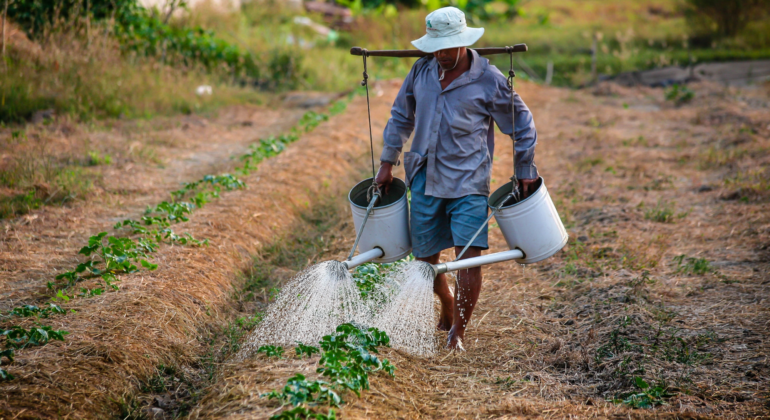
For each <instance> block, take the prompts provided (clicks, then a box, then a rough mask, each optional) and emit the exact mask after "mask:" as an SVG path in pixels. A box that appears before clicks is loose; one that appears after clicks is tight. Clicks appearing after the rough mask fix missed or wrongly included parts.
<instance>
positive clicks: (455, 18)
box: [412, 7, 484, 53]
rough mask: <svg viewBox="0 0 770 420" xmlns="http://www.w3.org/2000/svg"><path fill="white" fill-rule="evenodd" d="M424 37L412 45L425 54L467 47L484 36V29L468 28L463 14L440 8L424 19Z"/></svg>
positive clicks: (456, 10)
mask: <svg viewBox="0 0 770 420" xmlns="http://www.w3.org/2000/svg"><path fill="white" fill-rule="evenodd" d="M425 32H426V34H425V36H423V37H422V38H420V39H417V40H414V41H412V45H414V46H415V47H417V49H419V50H421V51H425V52H427V53H432V52H436V51H439V50H445V49H447V48H458V47H468V46H471V45H473V44H474V43H475V42H476V41H478V40H479V38H481V36H482V35H484V28H469V27H468V25H466V24H465V13H463V12H462V10H460V9H458V8H456V7H442V8H441V9H438V10H434V11H433V12H431V13H430V14H428V16H426V17H425Z"/></svg>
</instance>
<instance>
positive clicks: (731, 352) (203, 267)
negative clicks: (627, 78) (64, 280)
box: [0, 83, 770, 418]
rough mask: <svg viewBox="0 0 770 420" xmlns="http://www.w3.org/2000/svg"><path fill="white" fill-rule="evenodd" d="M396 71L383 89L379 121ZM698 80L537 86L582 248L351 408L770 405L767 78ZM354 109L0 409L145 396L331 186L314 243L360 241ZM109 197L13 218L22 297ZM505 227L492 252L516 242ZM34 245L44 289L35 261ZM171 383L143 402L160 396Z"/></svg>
mask: <svg viewBox="0 0 770 420" xmlns="http://www.w3.org/2000/svg"><path fill="white" fill-rule="evenodd" d="M396 88H397V84H386V85H383V92H384V95H382V96H381V97H379V99H374V100H373V105H374V109H373V112H372V115H373V117H374V121H375V130H376V132H381V129H382V125H383V123H384V122H385V121H386V118H387V114H388V109H389V104H390V102H391V101H392V98H393V95H394V94H395V90H396ZM694 89H695V91H696V98H695V100H694V101H692V102H691V103H687V104H683V105H681V106H674V105H673V104H670V103H666V102H665V101H664V100H663V92H662V91H661V90H656V89H644V88H638V89H625V88H619V87H617V86H614V85H602V86H599V87H598V88H596V89H595V90H584V91H569V90H562V89H556V88H548V87H542V86H537V85H532V84H525V83H521V84H519V86H518V90H519V92H520V93H521V94H522V96H523V97H524V99H525V100H526V101H527V103H528V104H529V106H530V107H531V108H532V110H533V113H534V115H535V120H536V122H537V125H538V132H539V135H540V139H539V141H540V144H539V146H538V155H537V156H538V157H537V163H538V166H539V168H540V171H541V174H542V175H543V177H544V178H545V179H546V183H547V185H548V188H549V191H550V193H551V196H552V197H553V199H554V202H555V203H556V207H557V209H558V210H559V212H560V214H561V215H562V217H563V219H564V221H565V225H566V226H567V228H568V230H569V232H570V243H569V245H568V246H567V247H566V248H565V250H564V251H562V252H561V253H559V254H557V255H556V256H554V257H553V258H551V259H549V260H548V261H545V262H542V263H539V264H535V265H533V266H527V267H522V266H518V265H516V264H513V263H508V264H505V263H503V264H498V265H495V266H490V267H487V268H485V271H484V272H485V280H484V281H485V283H484V289H483V291H482V295H481V299H480V302H479V305H478V310H477V312H476V313H475V318H474V320H473V322H472V324H471V328H470V329H469V331H468V333H467V334H466V349H467V351H466V352H462V353H455V352H452V353H450V352H447V351H441V352H440V353H439V354H438V355H437V356H435V357H434V358H429V359H421V358H415V357H411V356H409V355H407V354H404V353H401V352H398V351H394V350H386V351H384V354H385V356H386V357H387V358H389V359H390V360H391V361H392V362H393V363H394V364H395V366H396V367H397V371H396V376H395V378H392V379H391V378H387V377H385V376H380V375H373V377H372V378H371V379H372V383H371V385H372V386H371V388H372V389H371V390H370V391H367V392H364V393H363V394H362V397H361V398H360V399H359V398H356V397H355V395H346V400H348V401H349V404H348V405H346V406H345V407H344V408H343V409H342V410H341V412H340V414H341V417H342V418H389V417H393V418H455V417H456V418H514V417H517V418H518V417H552V418H566V417H581V418H583V417H634V418H644V417H672V418H673V417H680V418H683V417H688V418H712V417H718V418H767V417H770V406H769V405H768V404H770V400H769V397H770V394H768V391H770V390H769V389H768V383H770V364H768V363H769V362H768V360H767V356H768V355H767V348H768V325H770V310H768V308H769V307H770V305H768V302H769V300H768V287H769V285H770V275H769V273H770V255H769V253H770V251H769V249H770V214H769V212H768V211H767V209H768V202H769V201H770V173H769V171H770V170H769V169H768V167H769V166H770V153H768V151H769V150H770V140H769V139H768V137H769V135H770V111H769V110H768V103H767V100H766V98H767V94H768V88H767V86H759V87H754V88H752V89H745V90H733V89H725V88H722V87H719V86H715V85H699V86H695V87H694ZM349 108H350V109H349V110H348V111H347V113H345V114H343V115H341V116H338V117H336V118H333V119H332V120H331V121H330V122H329V123H325V124H323V125H321V126H320V127H319V128H318V129H317V130H316V131H314V132H313V133H311V134H309V135H306V136H303V138H302V140H300V141H299V142H297V143H296V144H294V145H292V146H291V147H290V148H289V149H288V150H287V152H285V153H284V154H282V155H280V156H278V157H276V158H273V159H270V160H268V161H265V162H264V163H263V164H262V166H261V167H260V169H259V171H258V172H257V173H254V174H253V175H252V176H250V177H248V178H247V179H246V182H247V183H248V185H249V188H248V189H247V190H243V191H237V192H233V193H227V194H224V196H223V197H222V198H221V199H220V200H218V201H215V202H212V203H210V204H208V205H207V206H206V207H205V208H204V209H202V210H200V211H198V212H196V213H195V214H194V215H193V217H192V219H191V221H190V222H189V223H187V224H185V225H184V228H185V230H187V231H189V232H191V233H192V234H193V235H195V236H196V237H198V236H200V237H205V238H208V239H209V240H210V241H211V245H210V246H209V247H207V248H187V247H178V246H174V247H166V248H164V249H162V250H161V252H160V253H159V255H158V257H156V259H157V262H159V263H160V264H161V268H160V269H159V270H158V271H156V272H152V273H147V272H141V273H139V274H137V275H131V276H125V277H124V279H123V280H122V282H121V284H122V289H121V291H120V292H118V293H108V294H106V295H103V296H100V297H97V298H92V299H80V300H76V301H75V303H74V304H72V305H70V306H71V307H73V308H75V309H77V310H78V313H76V314H69V315H67V316H65V317H57V318H52V319H51V320H50V322H48V323H49V324H51V325H55V327H56V328H63V329H66V330H68V331H70V332H72V334H71V335H69V336H67V341H66V342H65V343H58V342H57V343H53V344H49V345H47V346H44V347H40V348H35V349H30V350H24V351H21V352H19V357H18V358H17V361H16V363H14V364H12V365H10V366H9V370H10V371H11V372H12V373H14V374H16V375H17V377H18V379H17V380H16V381H13V382H7V383H3V384H2V385H0V389H1V390H2V397H0V417H3V415H4V414H3V413H5V415H6V416H7V417H11V418H13V416H17V418H35V417H48V418H53V417H71V418H92V417H104V416H106V415H107V414H108V413H114V412H115V409H116V405H115V404H111V403H110V399H111V398H112V399H117V398H121V397H125V396H126V395H130V394H135V393H136V392H137V390H138V389H139V388H140V384H141V383H145V382H146V381H147V380H148V379H149V378H150V377H152V375H154V374H155V372H156V370H155V369H156V367H157V366H158V365H160V364H165V365H174V366H179V367H180V368H184V367H185V366H196V365H197V364H199V359H200V357H202V355H203V354H204V353H205V344H204V342H205V341H206V337H207V336H206V333H207V331H208V330H210V329H211V327H212V325H221V324H223V323H225V322H226V321H227V320H229V319H233V317H234V316H235V315H234V313H237V312H238V310H241V311H243V310H244V309H243V308H240V309H233V308H231V305H230V304H229V299H230V294H231V290H232V288H233V284H235V285H237V284H239V282H240V281H241V280H240V279H239V278H240V277H239V273H240V272H241V270H243V269H246V268H248V266H249V264H250V262H251V258H252V256H253V255H256V254H258V253H260V252H265V249H264V246H265V245H268V244H271V243H273V242H274V241H275V240H276V238H280V237H281V235H283V234H285V233H286V231H287V230H288V229H291V228H292V226H296V225H294V224H293V222H295V221H296V220H297V219H298V218H301V215H302V214H306V213H307V212H308V211H309V207H312V204H311V203H315V202H317V200H318V199H320V198H319V197H322V196H335V197H339V199H338V201H337V202H336V203H334V204H332V206H333V207H334V208H336V209H338V210H337V211H336V212H333V213H335V214H333V215H332V216H331V219H332V220H338V222H337V223H336V225H335V226H333V227H332V228H331V229H330V232H331V234H329V236H328V238H331V240H330V242H328V243H327V245H325V247H326V248H325V252H322V253H321V255H317V256H315V257H314V258H313V259H315V260H324V259H330V258H340V257H342V256H343V255H344V253H345V250H346V249H349V246H350V245H351V244H352V240H353V232H352V229H351V227H350V225H349V224H348V220H347V218H348V215H347V214H346V210H345V208H346V203H345V199H344V195H345V194H344V193H345V192H346V190H347V188H348V186H349V185H351V183H352V182H353V181H354V180H355V179H356V177H357V176H360V172H361V171H362V170H364V169H365V167H366V163H367V156H366V153H367V144H366V143H367V142H366V141H365V139H366V133H365V131H364V129H365V119H364V116H365V108H363V102H362V100H361V98H358V99H356V102H354V103H353V104H352V105H351V106H350V107H349ZM498 141H499V142H500V145H499V146H498V147H497V153H498V154H497V156H496V163H495V168H494V173H493V188H494V187H496V186H499V185H501V184H502V183H503V182H504V181H505V179H506V178H507V177H508V173H509V172H510V171H509V168H510V167H511V151H510V150H509V148H508V147H506V146H505V145H506V144H508V143H507V141H505V140H503V139H502V136H499V137H498ZM318 171H322V172H323V176H322V177H320V178H319V177H318V176H317V173H318ZM325 185H328V186H325ZM287 201H289V202H291V203H292V204H291V205H289V206H287V205H286V203H287ZM113 209H114V208H113ZM107 210H110V208H105V210H104V213H100V214H104V216H102V217H101V218H99V217H94V218H93V219H94V220H97V221H99V220H101V222H91V220H92V217H90V216H91V214H89V213H87V212H85V211H84V212H83V213H82V214H77V218H76V216H75V215H74V214H70V217H69V218H64V217H61V215H60V212H61V213H66V212H67V210H61V209H46V210H43V211H41V212H39V213H35V214H34V215H36V216H38V218H37V219H33V220H32V221H31V222H30V223H28V224H26V225H25V224H22V223H18V224H15V225H13V229H6V235H5V237H4V242H3V255H4V256H3V261H4V262H3V264H4V266H3V267H11V266H12V267H14V270H15V271H13V272H12V271H11V270H8V269H5V268H4V270H5V271H6V272H12V274H13V278H15V279H17V280H16V281H8V282H6V281H5V280H3V282H4V283H3V290H9V289H8V288H10V289H12V290H17V292H10V293H11V294H9V295H5V296H17V297H15V298H14V304H16V303H17V302H21V300H19V301H16V299H21V298H22V297H23V296H30V293H31V291H36V290H39V288H40V286H41V285H42V284H44V283H45V281H46V279H48V278H50V277H52V276H53V275H54V273H55V272H56V271H55V270H61V269H64V268H66V267H70V266H72V264H74V263H75V261H77V258H76V257H75V252H76V251H77V248H78V247H79V246H80V245H81V244H82V243H83V240H84V239H85V238H86V237H87V236H88V235H89V234H92V233H94V232H96V231H98V229H99V228H101V227H103V226H108V225H109V224H110V223H106V222H105V221H106V217H107V216H106V214H107V213H108V211H107ZM244 215H251V216H250V217H248V218H244ZM244 219H246V220H244ZM494 227H495V226H494V225H493V229H492V230H491V237H490V247H491V251H498V250H502V249H504V248H505V242H504V241H503V239H502V236H501V235H500V232H499V229H495V228H494ZM71 232H74V234H73V235H72V237H71V238H68V237H67V236H68V235H70V233H71ZM57 247H58V248H61V249H62V251H60V252H59V251H56V248H57ZM28 255H31V256H32V257H28ZM679 255H685V257H683V259H682V260H681V262H682V264H679V263H677V260H675V258H676V257H677V256H679ZM688 258H692V260H688ZM701 258H702V259H704V261H701V260H699V259H701ZM706 261H707V262H708V263H707V265H706ZM310 262H311V261H308V263H310ZM33 264H36V266H35V267H36V268H33V269H31V270H33V271H32V272H33V273H35V274H34V276H33V277H27V278H34V279H35V280H34V283H35V285H34V287H28V286H26V285H25V284H24V282H22V281H21V280H22V279H23V278H24V277H25V276H24V275H23V274H22V272H21V270H22V269H24V270H26V269H27V268H26V266H27V265H33ZM688 264H689V265H688ZM688 267H689V268H688ZM698 267H700V268H703V270H702V271H703V272H702V273H701V272H700V271H698V270H699V269H698ZM276 277H278V276H276ZM282 278H285V275H284V276H282ZM277 281H278V280H277V279H274V282H277ZM4 299H6V298H4ZM9 306H10V305H9ZM436 337H437V340H443V339H444V334H441V333H437V334H436ZM287 354H291V352H290V349H287ZM314 367H315V365H314V361H307V360H296V359H292V358H288V359H282V360H275V359H265V358H264V357H262V356H260V357H257V358H255V359H253V360H250V361H248V362H247V363H244V364H239V363H235V362H226V363H224V364H222V365H220V366H219V368H218V369H217V372H216V373H215V374H214V375H213V379H212V383H211V385H209V386H208V387H207V388H204V389H200V390H198V393H199V394H198V397H196V398H195V399H193V400H192V401H193V406H192V407H190V410H189V411H190V412H191V414H190V417H192V418H225V417H226V418H266V417H268V416H269V415H271V414H275V413H277V412H278V411H279V407H278V406H276V405H275V404H274V403H273V402H270V401H267V400H266V399H264V398H261V397H260V394H262V393H264V392H267V391H269V390H271V389H275V388H278V387H281V386H282V385H283V384H284V383H285V381H286V379H288V378H289V377H290V376H292V375H293V374H294V373H295V372H304V373H312V371H313V370H314ZM635 377H640V378H644V379H645V380H646V381H647V382H649V383H650V384H653V385H658V384H665V385H662V388H666V392H665V394H667V395H665V396H664V397H663V398H662V400H664V401H665V404H664V405H659V406H656V407H655V408H652V409H632V408H629V407H628V406H627V405H625V404H622V403H618V404H615V403H612V402H609V401H607V400H608V399H612V398H618V399H621V400H622V399H624V395H625V394H627V393H630V392H636V393H639V392H641V391H640V390H639V389H637V388H636V387H635V386H634V378H635ZM152 396H153V395H152V393H149V398H144V400H146V401H147V400H148V401H150V403H149V404H151V405H154V406H156V407H158V406H160V405H162V402H163V401H162V399H161V400H159V399H158V398H155V399H154V400H153V398H152ZM153 401H154V402H153ZM95 413H98V414H95Z"/></svg>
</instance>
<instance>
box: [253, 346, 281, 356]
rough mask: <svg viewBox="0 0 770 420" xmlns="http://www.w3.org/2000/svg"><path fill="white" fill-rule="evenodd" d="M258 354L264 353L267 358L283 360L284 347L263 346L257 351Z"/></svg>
mask: <svg viewBox="0 0 770 420" xmlns="http://www.w3.org/2000/svg"><path fill="white" fill-rule="evenodd" d="M257 353H264V354H265V356H267V357H278V358H282V356H283V347H278V346H261V347H260V348H258V349H257Z"/></svg>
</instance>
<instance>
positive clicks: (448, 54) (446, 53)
mask: <svg viewBox="0 0 770 420" xmlns="http://www.w3.org/2000/svg"><path fill="white" fill-rule="evenodd" d="M463 48H464V47H460V48H448V49H446V50H438V51H436V52H434V53H433V56H434V57H436V60H438V65H439V66H441V68H442V69H443V70H451V69H453V68H454V66H455V64H456V63H457V55H458V54H460V53H461V51H460V50H461V49H463Z"/></svg>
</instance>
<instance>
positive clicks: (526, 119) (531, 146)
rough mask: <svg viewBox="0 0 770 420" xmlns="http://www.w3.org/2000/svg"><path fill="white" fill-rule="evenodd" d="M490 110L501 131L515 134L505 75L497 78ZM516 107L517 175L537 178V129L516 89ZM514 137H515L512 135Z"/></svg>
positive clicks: (514, 93)
mask: <svg viewBox="0 0 770 420" xmlns="http://www.w3.org/2000/svg"><path fill="white" fill-rule="evenodd" d="M492 98H493V99H492V102H491V103H490V104H489V106H488V111H489V113H490V114H491V115H492V119H493V120H495V122H496V123H497V126H498V127H500V131H502V132H503V133H504V134H507V135H509V136H512V135H513V129H512V128H513V126H514V124H513V118H512V117H511V91H510V89H509V88H508V85H507V81H506V79H505V77H504V76H502V75H501V78H498V79H497V86H496V89H495V93H494V94H493V95H492ZM513 100H514V105H515V108H516V117H515V119H516V123H515V127H516V135H515V138H516V158H515V159H516V177H517V178H519V179H535V178H537V177H538V174H537V166H535V146H536V145H537V130H536V129H535V120H534V119H533V118H532V112H530V110H529V108H528V107H527V104H525V103H524V101H523V100H522V99H521V97H520V96H519V94H518V93H516V91H514V92H513ZM512 138H513V137H512Z"/></svg>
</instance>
